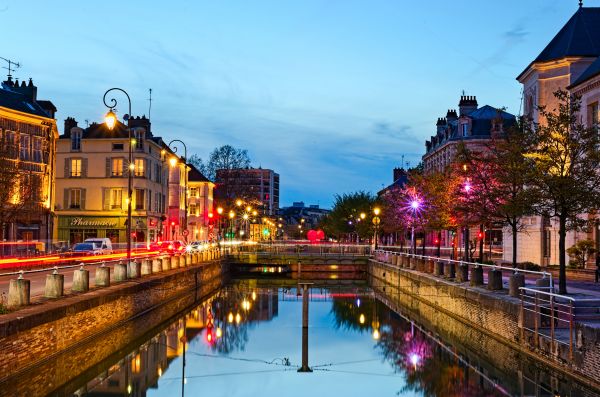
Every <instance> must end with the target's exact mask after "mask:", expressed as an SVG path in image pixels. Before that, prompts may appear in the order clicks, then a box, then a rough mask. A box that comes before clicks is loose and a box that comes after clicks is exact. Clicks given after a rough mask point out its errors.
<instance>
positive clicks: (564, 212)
mask: <svg viewBox="0 0 600 397" xmlns="http://www.w3.org/2000/svg"><path fill="white" fill-rule="evenodd" d="M554 96H555V97H556V99H557V100H558V109H555V110H554V111H550V110H547V109H546V108H545V107H540V108H539V112H540V115H541V118H540V119H541V120H543V122H542V123H539V124H535V125H533V124H532V123H528V124H527V125H526V128H527V129H528V131H531V133H532V136H533V135H534V134H535V137H536V142H535V146H534V147H533V148H532V150H531V151H530V152H529V153H527V157H528V158H529V159H532V160H533V177H532V178H531V180H530V181H529V183H530V186H531V188H532V189H533V191H534V192H535V194H536V195H537V197H538V198H539V199H538V200H536V202H535V203H534V206H533V207H534V209H535V211H536V212H537V213H538V214H540V215H543V216H549V217H554V218H557V219H558V226H559V228H558V235H559V242H558V254H559V266H560V268H559V293H561V294H566V293H567V283H566V247H565V242H566V234H567V231H568V230H574V229H577V228H578V227H581V219H580V218H579V216H580V215H581V214H585V213H589V212H590V211H593V210H595V209H597V208H599V205H600V172H598V164H599V162H600V151H599V147H600V139H599V136H598V131H597V129H596V128H594V127H585V126H584V125H582V124H581V123H580V122H579V117H578V112H579V110H580V108H581V105H580V100H579V98H578V97H572V96H570V94H569V93H568V92H566V91H563V90H558V91H556V92H555V93H554Z"/></svg>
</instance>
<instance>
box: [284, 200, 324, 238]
mask: <svg viewBox="0 0 600 397" xmlns="http://www.w3.org/2000/svg"><path fill="white" fill-rule="evenodd" d="M330 212H331V210H328V209H325V208H320V207H319V206H318V205H316V204H311V205H308V206H306V205H304V202H303V201H296V202H294V203H292V206H291V207H283V208H282V209H281V210H280V211H279V218H278V224H277V225H280V224H281V228H282V229H283V234H284V235H283V237H284V238H288V239H296V238H306V232H308V231H309V230H311V229H317V228H318V225H319V222H320V220H321V218H323V217H324V216H326V215H327V214H329V213H330Z"/></svg>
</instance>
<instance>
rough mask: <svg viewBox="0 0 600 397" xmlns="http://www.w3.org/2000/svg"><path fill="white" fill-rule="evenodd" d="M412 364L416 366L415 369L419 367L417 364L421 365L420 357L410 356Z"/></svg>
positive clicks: (414, 354) (416, 355)
mask: <svg viewBox="0 0 600 397" xmlns="http://www.w3.org/2000/svg"><path fill="white" fill-rule="evenodd" d="M410 362H411V364H412V365H414V366H415V367H416V366H417V364H418V363H419V355H418V354H416V353H413V354H411V355H410Z"/></svg>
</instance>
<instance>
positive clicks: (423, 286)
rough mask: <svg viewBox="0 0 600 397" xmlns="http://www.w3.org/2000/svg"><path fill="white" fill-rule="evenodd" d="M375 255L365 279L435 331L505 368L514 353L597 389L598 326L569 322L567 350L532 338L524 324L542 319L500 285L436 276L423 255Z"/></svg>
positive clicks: (514, 364)
mask: <svg viewBox="0 0 600 397" xmlns="http://www.w3.org/2000/svg"><path fill="white" fill-rule="evenodd" d="M378 259H379V260H370V261H369V284H370V285H371V286H372V287H373V288H374V289H375V290H376V291H377V292H378V293H380V294H381V295H383V296H384V297H386V298H387V299H388V300H390V302H392V303H393V302H396V303H397V304H399V305H401V306H402V307H404V308H408V309H409V310H411V311H412V312H414V313H418V314H420V315H422V316H424V317H425V318H426V319H427V321H428V322H430V323H431V324H432V325H434V326H435V329H437V330H439V332H441V333H447V334H448V335H450V336H453V337H454V339H455V340H461V341H463V343H467V344H471V345H472V349H474V350H477V351H481V352H484V353H485V352H488V354H489V355H490V358H493V360H494V361H497V360H500V363H501V364H500V366H505V367H506V368H507V369H508V368H518V360H519V355H526V356H528V357H531V358H535V359H536V360H538V361H539V362H540V363H541V365H545V366H548V367H551V368H553V369H555V370H558V371H560V372H562V373H563V374H564V375H565V376H573V377H574V378H576V379H577V380H578V381H580V382H582V383H585V384H592V385H593V386H594V387H595V388H597V389H598V390H600V380H599V379H598V374H599V373H600V329H598V328H596V327H594V326H590V325H588V324H582V323H577V324H575V325H574V326H575V328H576V329H575V330H574V332H573V336H574V338H575V340H574V341H573V347H574V349H573V351H572V352H569V348H568V345H567V344H565V343H559V342H558V341H557V340H555V341H554V342H553V343H548V338H546V337H544V336H543V335H542V334H541V333H540V334H538V335H537V338H536V337H535V335H532V333H531V332H530V331H529V329H531V328H533V324H534V323H536V321H538V323H537V324H540V323H541V321H543V319H541V318H538V319H537V320H536V319H535V318H534V316H533V315H532V314H531V313H528V312H524V311H523V310H522V303H521V300H520V299H519V298H516V297H511V296H509V295H508V294H507V292H506V290H490V289H488V288H487V287H486V286H484V285H479V286H471V285H470V284H469V282H468V281H467V282H465V281H462V282H461V280H455V279H454V278H452V279H449V278H444V277H440V276H439V274H438V275H437V276H436V275H435V273H436V266H430V264H429V263H426V262H425V261H423V263H420V264H419V266H417V264H416V263H415V262H416V261H417V260H415V259H412V258H411V259H410V260H403V261H402V262H400V260H399V259H398V260H396V261H395V262H397V263H395V264H392V263H391V262H392V261H391V260H388V258H385V257H379V258H378ZM434 265H435V264H434ZM411 267H412V269H411ZM417 268H418V269H419V270H417ZM438 273H439V272H438ZM446 274H448V272H446ZM444 318H452V319H454V320H455V321H453V322H451V321H445V320H444ZM555 320H556V319H555ZM456 324H463V325H464V326H457V325H456ZM478 335H479V336H478ZM483 336H485V338H484V337H483ZM502 363H504V364H502ZM557 379H560V377H557Z"/></svg>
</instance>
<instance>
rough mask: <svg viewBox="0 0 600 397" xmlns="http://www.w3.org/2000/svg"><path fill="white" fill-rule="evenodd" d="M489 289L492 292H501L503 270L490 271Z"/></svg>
mask: <svg viewBox="0 0 600 397" xmlns="http://www.w3.org/2000/svg"><path fill="white" fill-rule="evenodd" d="M487 287H488V289H489V290H490V291H499V290H501V289H502V288H503V286H502V270H498V269H490V270H489V271H488V285H487Z"/></svg>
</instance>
